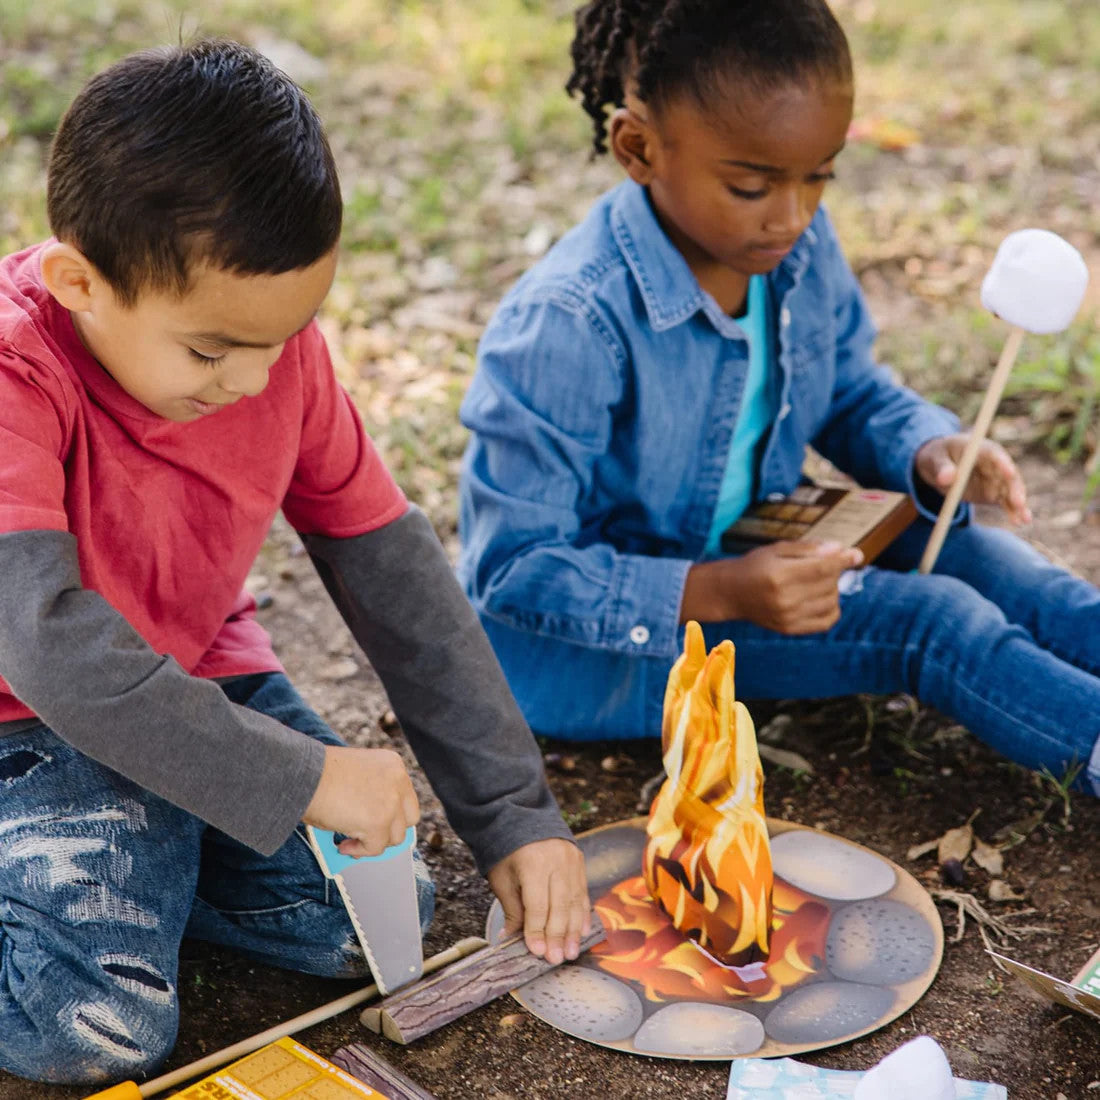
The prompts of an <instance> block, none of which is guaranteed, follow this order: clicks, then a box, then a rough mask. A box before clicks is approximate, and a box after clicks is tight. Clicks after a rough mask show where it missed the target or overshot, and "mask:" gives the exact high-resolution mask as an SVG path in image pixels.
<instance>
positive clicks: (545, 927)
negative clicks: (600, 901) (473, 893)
mask: <svg viewBox="0 0 1100 1100" xmlns="http://www.w3.org/2000/svg"><path fill="white" fill-rule="evenodd" d="M488 878H489V885H490V886H491V887H492V890H493V893H494V894H496V896H497V897H498V898H499V899H500V904H501V906H502V908H503V909H504V935H505V936H510V935H512V933H514V932H518V931H519V930H520V929H521V928H522V929H523V938H524V941H525V942H526V944H527V949H528V951H530V952H531V954H532V955H539V956H541V957H544V958H545V959H546V960H547V962H551V963H554V964H555V965H557V964H558V963H560V962H562V961H563V960H565V959H575V958H576V957H577V955H578V954H579V953H580V941H581V937H582V936H586V935H588V933H589V932H590V931H591V930H592V915H591V909H590V906H589V902H588V881H587V879H586V878H585V873H584V856H583V855H582V854H581V850H580V849H579V848H578V847H577V846H576V845H575V844H573V843H572V842H570V841H568V840H560V839H558V838H556V837H551V838H550V839H548V840H536V841H534V842H533V843H531V844H525V845H524V846H523V847H522V848H517V849H516V850H515V851H514V852H513V853H512V854H511V855H509V856H505V858H504V859H502V860H501V861H500V862H499V863H497V864H495V865H494V866H493V868H492V869H491V870H490V871H489V875H488Z"/></svg>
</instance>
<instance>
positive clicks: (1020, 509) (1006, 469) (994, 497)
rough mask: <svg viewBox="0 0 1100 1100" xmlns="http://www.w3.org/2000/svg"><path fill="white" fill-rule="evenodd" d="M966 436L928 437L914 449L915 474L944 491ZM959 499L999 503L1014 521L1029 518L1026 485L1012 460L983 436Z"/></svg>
mask: <svg viewBox="0 0 1100 1100" xmlns="http://www.w3.org/2000/svg"><path fill="white" fill-rule="evenodd" d="M969 438H970V437H969V436H968V435H964V434H961V433H960V434H958V435H942V436H938V437H937V438H936V439H930V440H929V441H928V442H927V443H925V444H924V446H923V447H921V449H920V450H919V451H917V456H916V459H915V460H914V465H915V466H916V471H917V475H918V476H919V477H920V478H921V480H922V481H924V482H925V483H926V484H928V485H930V486H931V487H932V488H933V489H935V490H936V491H937V492H939V493H946V492H947V490H948V489H950V488H951V486H952V485H953V484H954V482H955V477H956V475H957V474H958V470H959V467H958V462H959V459H961V458H962V453H963V451H964V450H965V449H966V443H967V440H968V439H969ZM963 500H968V501H970V502H971V503H973V504H999V505H1000V506H1001V507H1002V508H1003V509H1004V510H1005V512H1006V514H1007V515H1008V517H1009V519H1011V520H1012V522H1013V523H1016V524H1024V523H1030V522H1031V509H1030V508H1029V507H1028V505H1027V489H1026V488H1025V486H1024V481H1023V478H1022V477H1020V471H1019V470H1018V469H1017V468H1016V463H1015V462H1013V461H1012V459H1011V458H1010V457H1009V454H1008V452H1007V451H1006V450H1005V449H1004V447H1002V446H1001V445H1000V444H999V443H994V442H993V441H992V440H991V439H983V440H982V443H981V446H980V447H979V448H978V457H977V458H976V459H975V461H974V470H973V472H972V473H971V474H970V480H969V481H968V482H967V486H966V491H965V492H964V493H963Z"/></svg>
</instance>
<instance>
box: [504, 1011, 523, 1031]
mask: <svg viewBox="0 0 1100 1100" xmlns="http://www.w3.org/2000/svg"><path fill="white" fill-rule="evenodd" d="M522 1023H523V1013H522V1012H509V1013H508V1015H507V1016H501V1018H500V1026H501V1027H503V1028H510V1027H517V1026H518V1025H519V1024H522Z"/></svg>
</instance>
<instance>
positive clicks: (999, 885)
mask: <svg viewBox="0 0 1100 1100" xmlns="http://www.w3.org/2000/svg"><path fill="white" fill-rule="evenodd" d="M987 893H988V894H989V900H990V901H1023V900H1024V898H1026V897H1027V895H1026V894H1018V893H1017V892H1016V891H1015V890H1013V889H1012V887H1011V886H1009V884H1008V883H1007V882H1005V880H1004V879H1001V878H995V879H994V880H993V881H992V882H991V883H990V884H989V888H988V890H987Z"/></svg>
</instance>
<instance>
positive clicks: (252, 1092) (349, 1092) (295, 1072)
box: [176, 1039, 392, 1100]
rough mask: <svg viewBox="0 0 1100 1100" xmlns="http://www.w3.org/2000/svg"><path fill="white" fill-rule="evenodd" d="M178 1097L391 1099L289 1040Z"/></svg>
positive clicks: (226, 1099)
mask: <svg viewBox="0 0 1100 1100" xmlns="http://www.w3.org/2000/svg"><path fill="white" fill-rule="evenodd" d="M176 1096H177V1098H178V1100H366V1098H367V1097H373V1098H374V1100H392V1098H390V1097H387V1096H384V1095H383V1094H382V1093H380V1092H379V1091H378V1090H377V1089H372V1088H371V1087H370V1085H366V1084H364V1083H363V1082H362V1081H357V1080H356V1079H355V1078H354V1077H352V1076H351V1074H349V1073H345V1072H344V1071H343V1070H342V1069H340V1068H338V1067H337V1066H334V1065H333V1064H332V1063H331V1062H328V1061H326V1060H325V1059H324V1058H322V1057H321V1056H320V1055H319V1054H314V1052H313V1051H312V1050H309V1049H308V1048H307V1047H304V1046H302V1045H301V1043H296V1042H295V1041H294V1040H293V1039H279V1040H277V1041H276V1042H274V1043H269V1044H268V1045H267V1046H266V1047H261V1048H260V1049H259V1050H257V1051H256V1052H255V1053H254V1054H249V1055H248V1056H247V1057H246V1058H242V1059H241V1060H240V1061H239V1062H234V1063H233V1064H232V1065H229V1066H226V1067H225V1068H224V1069H220V1070H218V1071H217V1072H216V1073H212V1074H211V1075H210V1076H209V1077H204V1078H203V1079H202V1080H201V1081H198V1082H196V1083H195V1084H194V1085H189V1086H188V1087H187V1088H185V1089H184V1090H183V1092H179V1093H176Z"/></svg>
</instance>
